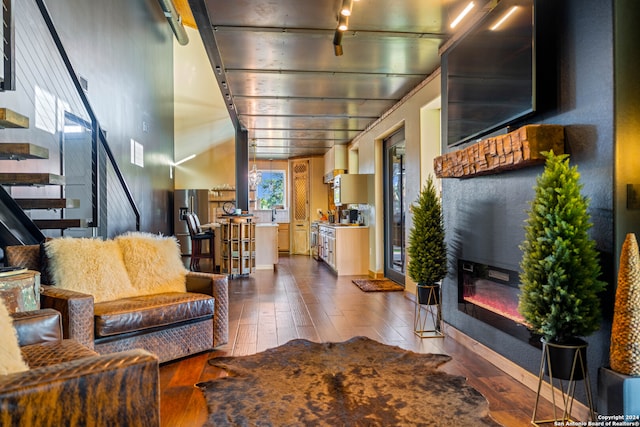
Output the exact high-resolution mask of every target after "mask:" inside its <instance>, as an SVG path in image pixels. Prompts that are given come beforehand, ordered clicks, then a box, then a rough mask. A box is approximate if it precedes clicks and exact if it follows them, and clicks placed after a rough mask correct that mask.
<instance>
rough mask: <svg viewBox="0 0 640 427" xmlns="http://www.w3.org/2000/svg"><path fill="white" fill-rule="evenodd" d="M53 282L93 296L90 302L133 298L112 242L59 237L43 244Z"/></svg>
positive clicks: (115, 245) (131, 289)
mask: <svg viewBox="0 0 640 427" xmlns="http://www.w3.org/2000/svg"><path fill="white" fill-rule="evenodd" d="M45 250H46V252H47V256H48V257H49V272H50V274H51V277H52V279H53V283H54V284H55V285H56V286H58V287H60V288H64V289H69V290H74V291H78V292H82V293H85V294H90V295H93V299H94V302H96V303H98V302H103V301H112V300H115V299H119V298H127V297H132V296H136V295H137V292H136V290H135V289H134V287H133V286H132V285H131V281H130V280H129V276H128V275H127V269H126V268H125V265H124V261H123V260H122V253H121V252H120V247H119V246H118V244H117V243H116V242H115V241H113V240H100V239H91V238H74V237H61V238H58V239H52V240H50V241H49V242H47V243H45Z"/></svg>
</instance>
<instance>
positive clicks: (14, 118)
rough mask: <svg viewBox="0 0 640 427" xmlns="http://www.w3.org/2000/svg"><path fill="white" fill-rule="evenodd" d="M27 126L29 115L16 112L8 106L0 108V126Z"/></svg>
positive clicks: (24, 127)
mask: <svg viewBox="0 0 640 427" xmlns="http://www.w3.org/2000/svg"><path fill="white" fill-rule="evenodd" d="M28 127H29V117H27V116H23V115H22V114H19V113H16V112H15V111H13V110H10V109H8V108H0V128H22V129H26V128H28Z"/></svg>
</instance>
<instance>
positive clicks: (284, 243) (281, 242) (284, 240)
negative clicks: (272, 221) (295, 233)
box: [278, 222, 289, 252]
mask: <svg viewBox="0 0 640 427" xmlns="http://www.w3.org/2000/svg"><path fill="white" fill-rule="evenodd" d="M278 251H279V252H289V223H288V222H281V223H279V224H278Z"/></svg>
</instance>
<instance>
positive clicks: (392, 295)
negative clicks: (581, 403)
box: [160, 256, 551, 427]
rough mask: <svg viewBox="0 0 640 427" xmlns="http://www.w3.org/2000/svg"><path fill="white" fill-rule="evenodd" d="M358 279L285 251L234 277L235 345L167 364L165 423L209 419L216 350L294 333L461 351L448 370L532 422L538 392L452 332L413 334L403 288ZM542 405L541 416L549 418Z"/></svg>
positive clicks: (520, 421) (497, 412) (240, 351)
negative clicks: (208, 390)
mask: <svg viewBox="0 0 640 427" xmlns="http://www.w3.org/2000/svg"><path fill="white" fill-rule="evenodd" d="M351 279H353V277H336V276H335V275H334V274H332V273H331V272H330V271H329V269H328V268H327V267H326V266H325V265H323V264H322V263H319V262H317V261H315V260H313V259H311V258H309V257H306V256H281V257H280V261H279V264H278V268H277V270H276V271H270V270H258V271H257V272H256V273H255V274H252V275H250V276H247V277H240V278H234V279H230V280H229V299H230V307H229V313H230V314H229V321H230V329H229V344H226V345H224V346H221V347H219V348H218V349H216V350H215V351H212V352H210V353H204V354H200V355H196V356H192V357H189V358H186V359H183V360H180V361H176V362H170V363H167V364H164V365H162V366H161V367H160V386H161V420H162V425H163V426H171V427H179V426H185V427H186V426H188V427H193V426H201V425H202V424H203V423H204V422H205V421H206V417H207V408H206V404H205V400H204V397H203V395H202V393H201V392H200V390H199V389H197V388H196V387H194V384H196V383H197V382H199V381H207V380H211V379H214V378H218V377H220V376H223V375H224V373H223V372H221V371H220V370H219V369H217V368H214V367H211V366H209V365H208V364H207V360H208V359H209V358H211V357H214V356H223V355H224V356H229V355H231V356H239V355H246V354H253V353H256V352H259V351H262V350H265V349H267V348H270V347H275V346H278V345H280V344H284V343H285V342H287V341H289V340H291V339H294V338H306V339H309V340H313V341H344V340H347V339H349V338H351V337H354V336H358V335H363V336H367V337H369V338H372V339H375V340H377V341H379V342H382V343H385V344H390V345H397V346H400V347H402V348H405V349H408V350H412V351H416V352H420V353H445V354H449V355H450V356H452V357H453V360H451V361H450V362H448V363H446V364H445V365H444V366H443V367H442V368H441V369H442V370H443V371H446V372H448V373H450V374H455V375H462V376H465V377H466V378H467V379H468V382H469V384H471V385H472V386H473V387H475V388H476V389H477V390H478V391H480V392H481V393H482V394H483V395H484V396H485V397H486V398H487V400H488V401H489V404H490V409H491V414H492V416H493V417H494V418H495V419H496V420H497V421H498V422H500V423H502V424H503V425H504V426H506V427H511V426H514V427H518V426H527V425H530V422H531V413H532V411H533V406H534V403H535V393H534V392H532V391H531V390H530V389H528V388H527V387H525V386H523V385H522V384H520V383H519V382H517V381H515V380H514V379H513V378H511V377H510V376H508V375H507V374H505V373H504V372H502V371H501V370H499V369H498V368H496V367H495V366H494V365H492V364H491V363H489V362H488V361H487V360H485V359H483V358H481V357H479V356H477V355H476V354H475V353H473V352H472V351H471V350H469V349H468V348H466V347H465V346H463V345H461V344H460V343H459V342H457V341H455V340H454V339H453V338H451V337H445V338H424V339H420V338H418V337H417V336H415V334H414V333H413V316H414V303H413V302H412V301H411V300H409V299H407V298H405V297H404V296H403V292H369V293H365V292H362V291H361V290H360V289H359V288H358V287H357V286H355V285H354V284H353V283H351ZM546 406H549V408H542V409H543V410H542V411H540V410H539V413H538V414H539V415H540V416H543V417H547V416H549V415H550V414H549V412H550V410H551V408H550V405H545V407H546Z"/></svg>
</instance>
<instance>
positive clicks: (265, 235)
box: [256, 222, 278, 270]
mask: <svg viewBox="0 0 640 427" xmlns="http://www.w3.org/2000/svg"><path fill="white" fill-rule="evenodd" d="M277 263H278V223H277V222H258V223H257V224H256V269H257V270H273V269H274V268H275V266H276V264H277Z"/></svg>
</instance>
